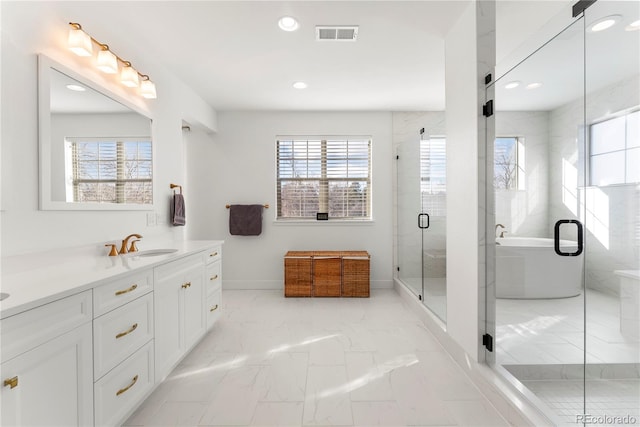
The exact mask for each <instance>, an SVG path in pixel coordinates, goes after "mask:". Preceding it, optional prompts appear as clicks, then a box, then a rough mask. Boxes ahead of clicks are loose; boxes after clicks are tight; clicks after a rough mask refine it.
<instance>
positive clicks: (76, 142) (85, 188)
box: [66, 138, 153, 204]
mask: <svg viewBox="0 0 640 427" xmlns="http://www.w3.org/2000/svg"><path fill="white" fill-rule="evenodd" d="M66 147H67V151H68V152H69V154H70V156H69V157H70V158H71V168H70V170H69V171H68V172H69V173H70V181H71V185H72V191H70V192H68V193H70V195H71V197H68V198H72V201H74V202H108V203H133V204H152V203H153V156H152V148H151V141H149V140H145V139H133V138H126V139H125V138H66Z"/></svg>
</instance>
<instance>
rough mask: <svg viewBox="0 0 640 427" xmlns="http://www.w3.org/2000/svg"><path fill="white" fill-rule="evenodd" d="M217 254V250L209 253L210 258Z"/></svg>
mask: <svg viewBox="0 0 640 427" xmlns="http://www.w3.org/2000/svg"><path fill="white" fill-rule="evenodd" d="M217 255H218V251H216V252H214V253H212V254H209V256H210V257H212V258H213V257H214V256H217Z"/></svg>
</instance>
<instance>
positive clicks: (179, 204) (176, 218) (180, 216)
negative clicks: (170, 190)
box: [171, 194, 186, 225]
mask: <svg viewBox="0 0 640 427" xmlns="http://www.w3.org/2000/svg"><path fill="white" fill-rule="evenodd" d="M185 217H186V215H185V209H184V196H182V194H174V195H173V203H171V223H172V224H173V225H184V224H185Z"/></svg>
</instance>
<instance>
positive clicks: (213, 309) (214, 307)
mask: <svg viewBox="0 0 640 427" xmlns="http://www.w3.org/2000/svg"><path fill="white" fill-rule="evenodd" d="M217 309H218V304H216V305H214V306H213V307H211V309H210V310H209V311H211V312H214V311H216V310H217Z"/></svg>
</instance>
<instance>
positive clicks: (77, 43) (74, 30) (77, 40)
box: [67, 22, 93, 56]
mask: <svg viewBox="0 0 640 427" xmlns="http://www.w3.org/2000/svg"><path fill="white" fill-rule="evenodd" d="M69 25H71V29H70V30H69V38H68V40H67V44H68V45H69V50H70V51H71V52H73V53H75V54H76V55H78V56H91V55H93V49H92V46H91V36H89V34H87V33H85V32H84V31H83V30H82V27H81V26H80V24H76V23H75V22H70V23H69Z"/></svg>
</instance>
